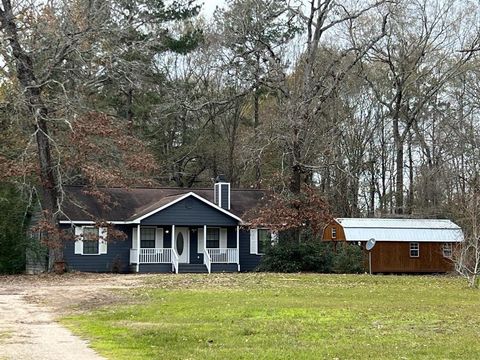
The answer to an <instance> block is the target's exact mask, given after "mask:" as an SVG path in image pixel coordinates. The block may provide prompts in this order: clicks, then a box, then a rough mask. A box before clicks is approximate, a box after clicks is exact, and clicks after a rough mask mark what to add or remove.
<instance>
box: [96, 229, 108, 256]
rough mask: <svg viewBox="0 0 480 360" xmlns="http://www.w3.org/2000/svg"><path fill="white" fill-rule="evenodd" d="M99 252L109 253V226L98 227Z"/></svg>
mask: <svg viewBox="0 0 480 360" xmlns="http://www.w3.org/2000/svg"><path fill="white" fill-rule="evenodd" d="M98 235H99V239H98V253H99V254H106V253H107V228H105V227H101V228H99V229H98Z"/></svg>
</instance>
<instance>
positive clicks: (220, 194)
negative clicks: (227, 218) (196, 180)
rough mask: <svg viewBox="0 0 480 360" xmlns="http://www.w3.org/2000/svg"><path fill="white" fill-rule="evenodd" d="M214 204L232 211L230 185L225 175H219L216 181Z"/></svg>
mask: <svg viewBox="0 0 480 360" xmlns="http://www.w3.org/2000/svg"><path fill="white" fill-rule="evenodd" d="M213 199H214V200H213V202H214V203H215V204H216V205H218V206H220V207H221V208H223V209H227V210H230V183H229V182H227V180H226V178H225V175H218V176H217V178H216V179H215V187H214V191H213Z"/></svg>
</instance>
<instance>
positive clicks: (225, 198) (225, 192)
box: [220, 184, 230, 209]
mask: <svg viewBox="0 0 480 360" xmlns="http://www.w3.org/2000/svg"><path fill="white" fill-rule="evenodd" d="M220 187H221V189H220V191H221V192H222V204H221V205H220V207H222V208H224V209H228V198H229V197H230V194H229V192H228V185H227V184H222V185H220Z"/></svg>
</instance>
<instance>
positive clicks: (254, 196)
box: [60, 186, 265, 221]
mask: <svg viewBox="0 0 480 360" xmlns="http://www.w3.org/2000/svg"><path fill="white" fill-rule="evenodd" d="M64 191H65V201H64V203H63V206H62V210H63V212H64V213H65V215H64V216H62V217H61V218H60V220H72V221H91V220H97V219H102V220H107V221H131V220H132V219H136V218H139V217H141V216H144V215H145V214H148V213H150V212H152V211H155V210H156V209H158V208H161V207H163V206H166V205H168V204H169V203H172V202H175V201H178V200H179V199H181V198H182V197H183V196H186V195H187V194H188V193H190V192H191V193H193V194H195V195H197V196H200V197H201V198H203V199H205V200H207V201H209V202H212V203H213V187H212V188H209V189H205V188H198V189H192V188H167V187H162V188H99V189H98V191H99V192H100V194H101V196H99V195H98V194H97V193H89V192H88V191H87V189H86V188H85V187H83V186H66V187H65V189H64ZM264 196H265V191H263V190H256V189H231V209H230V210H226V211H227V212H229V213H231V214H233V215H235V216H237V217H239V218H241V217H242V216H243V215H244V214H245V213H246V212H247V211H248V210H250V209H252V208H254V207H256V206H258V205H259V204H260V203H261V202H262V200H263V199H264ZM102 197H105V198H107V202H106V204H107V205H105V204H104V203H105V202H104V201H102V200H101V198H102ZM212 205H214V204H212ZM214 206H215V205H214Z"/></svg>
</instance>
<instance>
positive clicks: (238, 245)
mask: <svg viewBox="0 0 480 360" xmlns="http://www.w3.org/2000/svg"><path fill="white" fill-rule="evenodd" d="M237 265H238V271H240V226H238V225H237Z"/></svg>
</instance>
